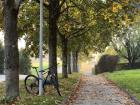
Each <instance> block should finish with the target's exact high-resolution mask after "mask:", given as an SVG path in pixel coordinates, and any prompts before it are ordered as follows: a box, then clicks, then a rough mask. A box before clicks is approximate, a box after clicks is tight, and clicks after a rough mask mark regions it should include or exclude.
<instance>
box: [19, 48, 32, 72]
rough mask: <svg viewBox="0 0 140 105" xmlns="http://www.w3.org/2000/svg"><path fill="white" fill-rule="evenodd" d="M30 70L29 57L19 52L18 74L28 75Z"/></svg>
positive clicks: (23, 52) (22, 51)
mask: <svg viewBox="0 0 140 105" xmlns="http://www.w3.org/2000/svg"><path fill="white" fill-rule="evenodd" d="M30 69H31V60H30V57H29V56H28V55H27V54H26V53H25V51H24V50H21V51H20V52H19V72H20V74H29V73H30Z"/></svg>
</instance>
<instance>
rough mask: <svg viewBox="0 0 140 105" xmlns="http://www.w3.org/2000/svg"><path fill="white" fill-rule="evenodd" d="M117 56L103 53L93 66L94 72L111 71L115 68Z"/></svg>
mask: <svg viewBox="0 0 140 105" xmlns="http://www.w3.org/2000/svg"><path fill="white" fill-rule="evenodd" d="M118 60H119V57H118V56H117V55H115V56H114V55H103V56H101V58H100V59H99V61H98V64H97V65H96V66H95V74H99V73H103V72H113V71H114V70H115V69H116V66H117V63H118Z"/></svg>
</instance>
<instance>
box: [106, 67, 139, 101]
mask: <svg viewBox="0 0 140 105" xmlns="http://www.w3.org/2000/svg"><path fill="white" fill-rule="evenodd" d="M105 76H106V77H107V78H108V79H110V80H112V81H113V82H115V83H117V84H118V85H119V86H120V87H122V88H124V89H126V90H127V91H129V92H130V93H131V94H133V95H134V96H135V97H137V99H138V100H140V70H128V71H126V70H125V71H116V72H114V73H106V74H105Z"/></svg>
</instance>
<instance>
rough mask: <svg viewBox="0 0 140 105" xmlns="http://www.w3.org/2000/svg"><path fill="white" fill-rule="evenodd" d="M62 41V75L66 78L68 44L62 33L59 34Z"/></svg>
mask: <svg viewBox="0 0 140 105" xmlns="http://www.w3.org/2000/svg"><path fill="white" fill-rule="evenodd" d="M61 41H62V77H63V78H68V72H67V49H68V48H67V46H68V40H67V38H65V36H64V35H62V36H61Z"/></svg>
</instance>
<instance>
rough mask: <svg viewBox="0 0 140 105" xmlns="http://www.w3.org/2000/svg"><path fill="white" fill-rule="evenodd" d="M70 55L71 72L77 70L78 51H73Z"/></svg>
mask: <svg viewBox="0 0 140 105" xmlns="http://www.w3.org/2000/svg"><path fill="white" fill-rule="evenodd" d="M72 56H73V72H78V52H77V51H73V52H72Z"/></svg>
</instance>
